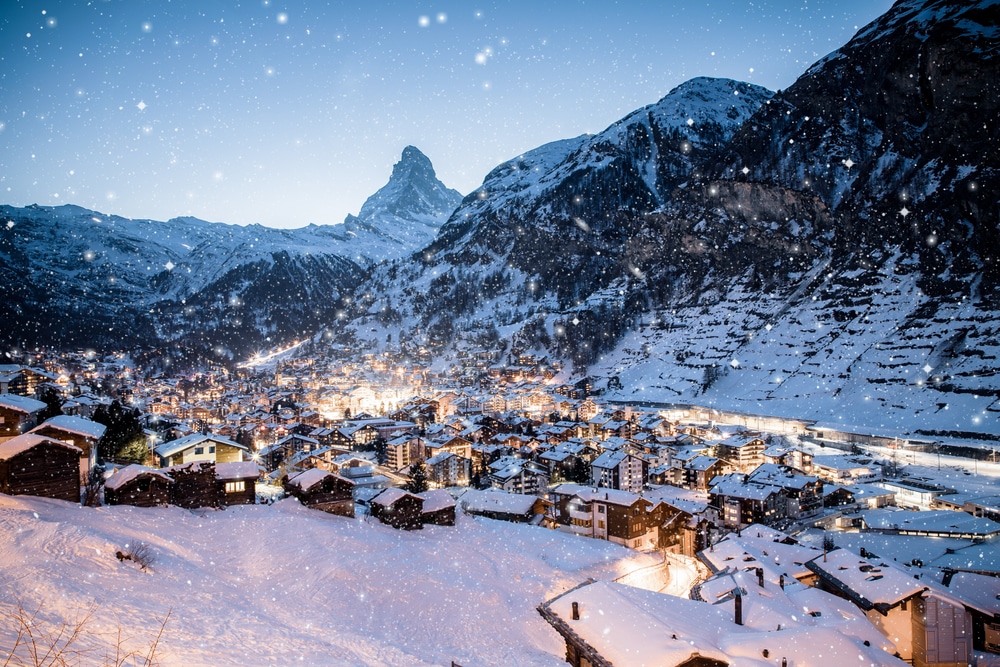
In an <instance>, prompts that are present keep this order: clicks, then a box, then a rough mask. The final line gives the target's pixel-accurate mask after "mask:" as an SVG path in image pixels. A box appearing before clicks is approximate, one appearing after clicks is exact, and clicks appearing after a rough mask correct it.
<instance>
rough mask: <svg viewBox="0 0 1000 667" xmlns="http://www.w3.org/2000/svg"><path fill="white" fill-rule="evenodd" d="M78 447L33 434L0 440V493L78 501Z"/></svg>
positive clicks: (79, 451)
mask: <svg viewBox="0 0 1000 667" xmlns="http://www.w3.org/2000/svg"><path fill="white" fill-rule="evenodd" d="M81 453H82V452H81V450H80V448H79V447H76V446H74V445H70V444H67V443H65V442H62V441H60V440H54V439H52V438H47V437H45V436H43V435H38V434H36V433H25V434H23V435H19V436H16V437H14V438H10V439H8V440H6V441H4V442H0V493H6V494H8V495H12V496H16V495H29V496H41V497H43V498H58V499H60V500H68V501H70V502H74V503H78V502H80V455H81Z"/></svg>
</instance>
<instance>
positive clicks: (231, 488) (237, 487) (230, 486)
mask: <svg viewBox="0 0 1000 667" xmlns="http://www.w3.org/2000/svg"><path fill="white" fill-rule="evenodd" d="M245 490H246V482H244V481H239V482H226V493H239V492H240V491H245Z"/></svg>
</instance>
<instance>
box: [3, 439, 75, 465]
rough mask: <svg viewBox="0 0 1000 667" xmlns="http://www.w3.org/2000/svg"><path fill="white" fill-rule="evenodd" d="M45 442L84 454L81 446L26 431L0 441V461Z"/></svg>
mask: <svg viewBox="0 0 1000 667" xmlns="http://www.w3.org/2000/svg"><path fill="white" fill-rule="evenodd" d="M44 442H47V443H49V444H56V445H59V446H60V447H65V448H66V449H71V450H73V451H75V452H77V453H78V454H82V453H83V450H82V449H80V448H79V447H75V446H74V445H71V444H69V443H65V442H63V441H61V440H55V439H54V438H46V437H45V436H44V435H38V434H37V433H24V434H22V435H18V436H15V437H13V438H11V439H10V440H7V441H5V442H0V461H7V460H9V459H11V458H13V457H15V456H17V455H18V454H20V453H21V452H24V451H27V450H29V449H31V448H32V447H35V446H36V445H40V444H42V443H44Z"/></svg>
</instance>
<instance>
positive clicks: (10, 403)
mask: <svg viewBox="0 0 1000 667" xmlns="http://www.w3.org/2000/svg"><path fill="white" fill-rule="evenodd" d="M0 407H3V408H9V409H11V410H16V411H17V412H23V413H25V414H31V413H32V412H38V411H39V410H41V409H42V408H44V407H45V403H43V402H42V401H38V400H35V399H34V398H28V397H27V396H19V395H17V394H0Z"/></svg>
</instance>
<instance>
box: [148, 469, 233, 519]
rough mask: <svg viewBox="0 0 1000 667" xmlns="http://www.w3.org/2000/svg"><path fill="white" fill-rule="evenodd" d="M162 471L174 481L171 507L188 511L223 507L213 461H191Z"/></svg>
mask: <svg viewBox="0 0 1000 667" xmlns="http://www.w3.org/2000/svg"><path fill="white" fill-rule="evenodd" d="M161 470H162V471H163V472H165V473H166V474H167V475H169V476H170V478H171V479H173V480H174V485H173V487H172V488H171V492H170V504H171V505H177V506H178V507H184V508H186V509H197V508H199V507H222V506H223V502H224V497H223V492H222V491H221V490H220V489H219V482H218V480H217V479H216V477H215V463H213V462H212V461H191V462H189V463H180V464H177V465H174V466H171V467H169V468H161Z"/></svg>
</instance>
